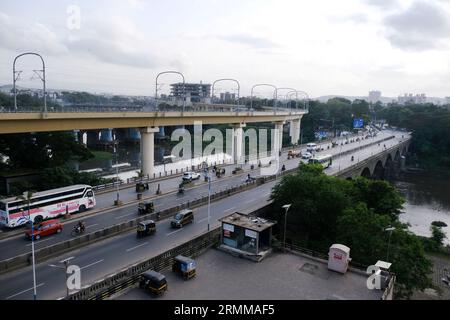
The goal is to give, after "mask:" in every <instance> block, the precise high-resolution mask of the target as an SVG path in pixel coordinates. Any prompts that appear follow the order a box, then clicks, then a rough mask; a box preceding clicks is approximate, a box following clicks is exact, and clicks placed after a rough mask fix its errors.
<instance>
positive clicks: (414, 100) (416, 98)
mask: <svg viewBox="0 0 450 320" xmlns="http://www.w3.org/2000/svg"><path fill="white" fill-rule="evenodd" d="M398 103H399V104H408V103H409V104H424V103H427V97H426V95H425V93H422V94H416V95H413V94H412V93H409V94H408V93H405V94H404V95H403V96H399V97H398Z"/></svg>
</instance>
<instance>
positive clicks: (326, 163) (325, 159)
mask: <svg viewBox="0 0 450 320" xmlns="http://www.w3.org/2000/svg"><path fill="white" fill-rule="evenodd" d="M308 163H310V164H312V163H320V164H321V165H322V166H323V168H324V169H326V168H328V167H330V166H331V165H332V164H333V156H332V155H331V154H326V155H323V156H316V157H313V158H310V159H309V160H308Z"/></svg>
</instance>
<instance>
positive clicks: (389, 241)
mask: <svg viewBox="0 0 450 320" xmlns="http://www.w3.org/2000/svg"><path fill="white" fill-rule="evenodd" d="M394 230H395V228H394V227H389V228H386V229H384V231H388V232H389V240H388V248H387V255H386V262H389V247H390V245H391V236H392V232H393V231H394Z"/></svg>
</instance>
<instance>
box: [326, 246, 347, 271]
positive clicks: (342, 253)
mask: <svg viewBox="0 0 450 320" xmlns="http://www.w3.org/2000/svg"><path fill="white" fill-rule="evenodd" d="M350 261H351V258H350V248H349V247H347V246H344V245H343V244H333V245H332V246H331V247H330V251H329V252H328V269H329V270H333V271H336V272H339V273H346V272H347V268H348V264H349V263H350Z"/></svg>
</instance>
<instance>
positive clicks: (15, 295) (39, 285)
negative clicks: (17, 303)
mask: <svg viewBox="0 0 450 320" xmlns="http://www.w3.org/2000/svg"><path fill="white" fill-rule="evenodd" d="M44 284H45V283H40V284H38V285H37V286H36V288H39V287H42V286H43V285H44ZM33 289H34V288H30V289H26V290H23V291H20V292H19V293H16V294H13V295H12V296H9V297H7V298H6V300H9V299H11V298H14V297H17V296H18V295H21V294H22V293H25V292H27V291H30V290H33Z"/></svg>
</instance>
